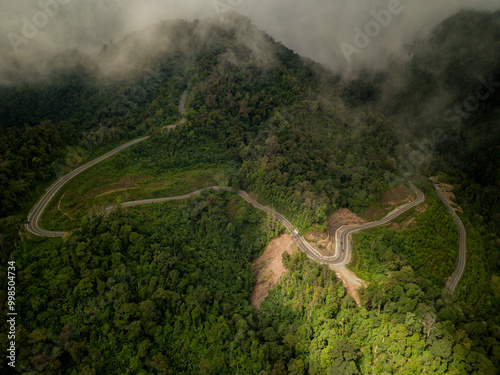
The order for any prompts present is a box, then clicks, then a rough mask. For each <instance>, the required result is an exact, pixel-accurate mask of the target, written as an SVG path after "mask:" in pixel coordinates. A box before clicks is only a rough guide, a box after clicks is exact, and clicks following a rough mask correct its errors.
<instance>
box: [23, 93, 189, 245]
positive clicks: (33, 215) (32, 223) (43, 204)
mask: <svg viewBox="0 0 500 375" xmlns="http://www.w3.org/2000/svg"><path fill="white" fill-rule="evenodd" d="M186 97H187V91H184V92H183V93H182V95H181V99H180V103H179V112H180V113H182V114H183V119H182V120H181V121H179V122H178V123H176V124H174V125H169V126H167V127H166V128H167V129H173V128H175V127H177V126H179V125H180V124H184V123H185V122H186V116H185V115H186V109H185V104H186ZM162 132H163V130H162ZM148 138H150V136H149V135H148V136H146V137H142V138H139V139H135V140H133V141H131V142H128V143H125V144H123V145H121V146H119V147H117V148H115V149H114V150H112V151H109V152H108V153H106V154H104V155H102V156H99V157H98V158H97V159H95V160H92V161H91V162H89V163H87V164H84V165H82V166H80V167H78V168H76V169H75V170H73V171H71V172H70V173H68V174H67V175H65V176H63V177H61V178H60V179H59V180H57V181H56V182H55V183H54V184H52V186H50V187H49V188H48V189H47V190H46V192H45V194H44V195H43V196H42V198H40V200H39V201H38V202H37V204H36V205H35V206H34V207H33V208H32V209H31V211H30V213H29V215H28V223H27V224H25V225H24V226H25V228H26V230H27V231H28V232H30V233H32V234H35V235H37V236H45V237H63V236H64V234H65V232H52V231H48V230H45V229H42V228H41V227H40V218H41V217H42V214H43V211H44V210H45V209H46V208H47V205H48V204H49V202H50V201H51V199H52V198H54V196H55V195H56V194H57V192H58V191H59V190H60V189H61V187H62V186H63V185H64V184H65V183H66V182H68V181H69V180H71V179H72V178H73V177H75V176H76V175H78V174H80V173H81V172H83V171H84V170H86V169H89V168H90V167H92V166H94V165H96V164H97V163H99V162H101V161H103V160H104V159H107V158H109V157H110V156H113V155H114V154H116V153H117V152H120V151H121V150H123V149H125V148H127V147H130V146H132V145H135V144H136V143H139V142H142V141H145V140H146V139H148Z"/></svg>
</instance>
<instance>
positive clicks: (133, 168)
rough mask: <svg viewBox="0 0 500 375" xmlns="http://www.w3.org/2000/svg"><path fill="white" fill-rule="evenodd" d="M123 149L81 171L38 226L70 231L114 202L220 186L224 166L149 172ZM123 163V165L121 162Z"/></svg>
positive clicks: (56, 199) (50, 207) (49, 208)
mask: <svg viewBox="0 0 500 375" xmlns="http://www.w3.org/2000/svg"><path fill="white" fill-rule="evenodd" d="M130 155H131V153H130V152H129V150H124V151H122V152H121V153H119V154H116V155H113V156H112V157H110V158H109V159H106V160H104V161H102V162H101V163H99V164H97V165H95V166H93V167H92V168H90V169H88V170H86V171H84V172H82V173H81V174H79V175H78V176H76V177H75V178H73V179H72V180H70V181H69V182H68V183H66V184H65V185H64V186H63V188H62V189H61V190H60V191H59V192H58V193H57V195H56V196H55V197H54V199H53V200H52V201H51V202H50V204H49V206H48V208H47V210H46V211H45V213H44V215H43V217H42V221H41V226H42V227H43V228H44V229H48V230H71V229H73V228H75V227H77V226H78V225H79V222H80V220H81V219H82V218H83V217H84V216H89V215H90V216H91V215H96V214H102V213H104V212H105V211H106V208H108V207H110V206H112V205H116V204H117V203H118V202H128V201H134V200H139V199H148V198H161V197H169V196H176V195H182V194H186V193H189V192H191V191H194V190H197V189H200V188H203V187H208V186H214V185H220V184H224V182H225V181H224V178H223V172H224V170H225V167H224V166H220V165H218V166H215V165H211V164H207V165H206V166H203V167H199V166H198V167H197V168H194V169H186V168H184V169H166V170H164V171H161V172H160V173H158V170H150V169H149V168H148V167H147V166H145V165H144V161H143V160H141V159H135V160H131V159H130V158H128V156H130ZM124 159H125V160H127V162H125V163H124V162H123V161H124Z"/></svg>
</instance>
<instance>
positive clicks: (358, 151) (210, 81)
mask: <svg viewBox="0 0 500 375" xmlns="http://www.w3.org/2000/svg"><path fill="white" fill-rule="evenodd" d="M478 17H479V19H480V20H481V21H478ZM481 17H482V18H481ZM495 17H496V18H495ZM498 17H499V15H491V16H486V15H483V16H481V15H478V14H476V13H474V12H473V13H471V14H469V15H468V16H467V13H460V14H458V15H457V16H454V17H453V18H452V21H453V22H451V23H450V22H448V23H446V24H444V25H443V27H442V28H440V29H439V30H438V31H436V33H435V34H436V35H434V36H433V37H432V38H431V41H430V42H429V43H430V45H429V46H427V47H429V48H423V51H426V52H425V53H427V54H425V53H424V52H421V54H418V53H417V54H416V56H417V57H418V58H416V59H415V60H414V61H413V62H412V63H411V64H410V65H409V66H408V67H406V66H405V69H407V70H408V71H409V73H411V74H410V75H411V77H410V78H411V80H409V82H410V84H409V86H408V87H406V88H405V90H406V91H405V90H404V92H403V93H402V94H400V95H396V96H395V97H384V99H385V100H388V101H387V102H382V99H381V97H382V96H381V92H382V91H383V90H382V88H383V87H384V86H383V84H384V79H385V78H387V76H384V74H381V75H379V76H377V77H375V78H376V79H371V78H373V77H370V76H369V75H367V76H365V75H360V77H361V78H359V79H357V80H355V81H352V82H344V81H342V80H341V79H340V77H339V76H337V75H335V74H333V73H331V72H329V71H326V70H325V69H323V68H322V67H321V66H319V65H317V64H315V63H314V62H311V61H308V60H305V59H302V58H301V57H300V56H298V55H296V54H295V53H293V51H291V50H289V49H287V48H285V47H284V46H283V45H281V44H279V43H276V42H274V41H273V40H272V39H271V38H270V37H269V36H267V35H265V34H264V33H262V32H260V31H259V30H257V29H256V28H255V27H254V26H252V25H251V24H250V23H249V22H248V20H247V19H245V18H243V17H240V16H237V15H233V16H230V17H229V18H228V20H227V21H226V22H225V23H224V24H219V23H218V22H217V21H214V20H208V21H200V22H188V21H173V22H164V23H160V24H158V25H156V26H155V28H154V29H152V31H151V32H156V33H159V34H160V35H162V34H165V35H170V34H169V33H172V35H176V38H177V39H176V40H177V41H178V44H176V46H177V47H175V46H174V47H171V48H170V49H169V48H167V47H163V46H162V45H155V46H154V53H153V52H151V51H149V53H150V54H146V53H142V52H144V51H142V50H141V53H136V54H134V56H140V58H138V59H137V60H134V59H133V58H132V57H131V59H132V61H130V63H131V65H133V66H134V69H132V71H131V73H130V74H129V75H127V76H126V77H123V76H122V77H114V78H113V79H111V78H110V79H106V80H103V79H102V76H101V75H100V74H99V72H98V71H97V67H96V66H92V63H91V62H88V64H90V65H91V66H85V67H77V68H78V69H75V70H72V71H70V72H66V71H54V72H53V75H52V76H51V77H52V78H51V80H48V81H47V82H38V83H27V84H26V85H23V86H22V87H15V88H5V89H2V92H1V93H0V94H1V95H0V103H1V106H0V116H1V117H2V126H1V132H0V157H1V158H0V184H1V189H0V203H1V204H0V217H1V218H0V248H1V250H2V251H1V252H0V258H1V262H2V264H6V262H7V260H15V261H16V264H17V267H18V274H17V283H18V286H19V292H18V293H17V298H18V304H19V306H22V308H21V309H20V310H19V311H20V315H19V322H20V323H19V325H18V333H19V341H18V343H19V348H20V349H19V357H18V358H19V364H20V366H21V367H20V368H21V369H25V370H26V371H32V372H34V371H38V372H41V373H62V372H64V373H70V374H71V373H75V374H77V373H78V374H100V373H120V374H122V373H140V374H153V373H160V374H193V373H195V374H234V373H239V374H260V375H263V374H270V375H278V374H287V373H288V374H296V375H299V374H306V373H311V374H318V375H320V374H325V373H327V374H359V373H362V374H372V373H376V374H384V375H386V374H396V373H404V374H421V373H433V374H460V375H461V374H476V375H483V374H492V375H493V374H495V373H498V371H497V369H498V368H500V316H499V313H498V312H499V311H500V292H499V289H498V285H499V282H498V275H500V252H499V251H498V244H499V243H500V242H499V241H500V240H499V238H500V235H499V228H500V225H499V215H498V212H500V210H499V197H500V194H498V186H497V185H496V184H497V182H498V173H497V172H498V168H497V166H498V163H496V164H495V161H497V160H498V157H496V156H498V147H497V146H498V145H497V144H496V143H495V137H494V135H495V132H494V129H495V127H494V125H495V124H496V121H498V120H497V119H498V118H499V117H498V116H497V111H498V110H497V108H498V106H495V103H497V102H496V101H497V100H498V99H493V98H492V100H491V101H490V102H488V103H484V105H483V106H482V107H481V109H480V110H478V111H477V112H476V113H474V114H471V116H470V118H469V119H468V120H467V121H466V122H465V124H464V128H463V129H462V130H461V131H463V134H464V136H461V135H460V134H462V133H460V134H459V133H456V134H455V133H453V135H450V136H449V138H448V139H447V141H446V142H443V143H442V144H440V145H437V147H436V149H435V150H434V152H433V153H431V154H430V155H425V157H424V158H422V159H421V160H422V163H421V164H420V165H419V166H418V167H416V168H415V173H414V175H412V176H411V179H412V181H413V182H414V183H415V184H416V185H418V187H419V188H421V189H422V190H423V191H424V192H426V196H427V199H426V202H425V203H424V204H425V205H426V207H425V208H424V209H422V210H420V211H419V210H418V208H417V209H414V210H412V211H411V212H408V213H407V214H405V216H404V217H401V218H398V220H396V224H397V226H396V225H393V224H391V225H388V226H387V227H384V228H378V229H373V230H370V231H366V232H363V233H360V234H359V235H356V236H355V242H354V250H355V252H356V254H355V267H356V270H357V271H358V272H359V274H360V275H361V276H362V277H363V278H365V279H366V280H367V281H368V282H369V286H368V287H367V288H366V290H365V291H364V292H362V295H361V299H362V305H363V306H362V307H361V308H359V307H357V306H356V304H355V303H354V301H353V300H352V298H351V297H350V296H348V295H346V294H345V290H344V288H343V286H342V284H341V283H340V282H339V280H337V279H336V277H335V273H334V272H332V271H331V270H329V269H328V268H327V267H324V266H320V265H318V264H316V263H314V262H311V261H310V260H308V259H307V258H306V257H305V255H304V254H298V255H295V256H293V257H289V256H287V255H285V256H284V264H285V265H286V266H287V267H288V269H289V271H288V272H287V273H286V274H285V276H284V278H283V279H282V282H281V283H280V284H279V285H278V286H277V287H276V288H275V289H274V290H273V291H271V292H270V293H269V296H268V297H267V298H266V300H265V301H264V302H263V305H262V308H261V310H260V312H259V313H257V311H256V310H255V309H254V308H253V307H252V306H251V305H250V293H251V291H252V287H253V283H254V278H253V274H252V270H251V264H252V262H253V261H254V260H255V259H257V258H258V257H259V255H260V254H261V252H262V251H263V249H264V247H265V246H266V244H267V243H268V242H269V241H270V240H271V239H272V238H274V237H276V236H277V235H278V234H279V233H280V231H281V230H282V228H281V227H280V226H277V225H276V223H275V222H273V221H272V220H269V219H268V217H267V216H266V215H265V214H264V213H262V212H261V211H259V210H256V209H255V208H253V207H252V206H250V205H249V204H247V203H245V202H244V201H243V200H241V199H236V198H237V197H234V195H233V194H230V193H226V192H204V193H203V194H201V195H200V196H197V197H194V198H191V199H188V200H186V201H183V202H168V203H163V204H157V205H156V204H155V205H148V206H143V207H134V208H118V209H116V210H114V211H112V212H111V213H109V215H104V214H103V213H104V210H105V208H106V207H108V205H113V204H117V203H119V202H120V201H128V200H135V199H144V198H149V197H151V198H156V197H164V196H172V195H179V194H185V193H188V192H190V191H193V190H196V189H198V188H201V187H204V186H208V185H225V186H230V187H233V188H239V189H243V190H246V191H248V192H251V193H252V194H254V195H255V197H256V198H257V199H258V201H259V202H260V203H262V204H266V205H268V206H271V207H273V208H275V209H276V210H277V211H279V212H280V213H282V214H283V215H285V216H286V217H287V218H289V219H290V220H291V222H292V223H293V224H294V225H295V226H297V227H298V228H300V230H301V232H304V231H307V230H312V231H321V230H323V229H325V227H326V219H327V217H328V216H329V215H330V214H331V213H333V212H335V211H337V210H338V209H339V208H349V209H350V210H351V211H352V212H354V213H356V214H357V215H358V216H359V215H362V214H363V213H366V212H367V211H368V212H369V211H370V210H372V211H371V212H370V213H369V214H368V216H370V215H371V216H370V217H372V218H373V219H376V218H378V216H380V215H382V216H383V215H384V213H385V212H386V211H387V210H389V209H390V208H389V207H390V206H391V205H390V204H388V203H387V202H385V203H384V201H383V199H382V200H381V196H383V194H384V192H387V191H388V190H389V189H391V188H394V187H396V186H397V185H399V183H400V182H399V181H396V180H391V179H390V178H389V179H388V178H387V176H388V175H389V176H391V175H394V174H398V173H399V171H398V166H399V165H400V163H401V162H402V161H403V162H404V161H405V160H406V159H405V158H407V157H408V155H410V154H411V153H412V150H413V149H412V147H413V146H415V145H414V143H413V140H414V138H416V139H420V138H418V137H419V136H421V132H423V131H424V130H421V129H425V131H428V132H429V134H430V133H431V132H432V130H433V129H434V128H433V126H434V124H435V123H436V122H438V121H441V117H440V116H441V115H442V113H443V112H440V111H437V110H436V111H426V110H425V109H428V107H425V106H424V104H425V103H426V100H427V99H426V98H433V97H434V95H431V93H433V94H435V95H436V96H437V95H438V94H439V93H440V92H441V91H440V90H439V89H438V88H437V85H438V84H437V83H439V82H441V81H443V82H446V85H445V86H446V87H447V89H448V90H452V91H453V93H454V95H453V96H447V95H444V97H445V98H448V97H453V98H455V97H457V98H464V97H467V95H469V94H470V93H469V91H468V90H469V86H467V85H466V83H467V82H469V83H470V84H471V87H472V88H474V87H475V85H476V83H475V82H474V83H471V82H470V80H469V81H467V80H460V82H458V80H454V79H452V78H453V77H455V78H456V77H461V75H460V74H469V73H470V72H469V73H467V72H460V69H459V68H457V66H458V64H456V63H453V61H451V62H449V64H448V65H447V66H449V67H450V69H449V70H445V71H444V72H441V73H440V74H441V75H438V76H437V77H434V76H433V75H432V74H438V73H439V72H440V70H439V69H437V68H436V67H435V68H436V69H431V71H429V72H426V71H424V70H422V69H423V68H422V66H421V63H422V61H424V62H425V61H427V64H430V62H432V61H439V59H438V57H439V54H438V51H437V50H436V49H435V46H436V44H438V42H437V41H439V40H441V43H442V44H443V45H444V46H446V47H447V48H448V47H449V48H451V47H453V48H451V49H452V50H455V49H456V48H455V47H456V46H455V42H456V41H457V40H459V41H460V36H462V37H463V38H465V33H464V32H461V31H460V30H462V27H458V29H457V25H459V26H460V25H467V24H469V23H470V24H469V26H470V25H472V26H474V25H477V24H476V22H484V23H485V24H489V25H490V26H491V28H492V30H493V29H494V28H495V27H496V26H495V25H498V22H497V23H495V22H493V21H494V19H497V18H498ZM492 18H493V19H492ZM200 25H202V26H203V28H202V29H203V33H200V27H201V26H200ZM463 29H464V30H465V28H463ZM447 30H450V33H451V34H449V33H448V32H446V31H447ZM467 30H469V29H467ZM470 30H475V31H474V33H478V32H479V31H480V30H483V29H482V28H477V27H475V26H474V27H471V28H470ZM495 30H496V29H495ZM451 31H453V32H451ZM481 32H483V31H481ZM474 35H476V34H474ZM474 35H473V36H474ZM492 35H497V34H495V33H494V32H492ZM476 37H477V35H476ZM440 38H441V39H440ZM249 39H252V40H258V41H259V43H258V44H257V47H256V46H255V45H248V44H247V43H246V42H245V41H247V40H249ZM133 40H134V36H133V35H132V36H130V38H128V39H126V40H124V41H123V42H121V43H125V44H126V43H132V44H133ZM443 40H445V41H446V40H448V41H449V43H445V42H443ZM460 45H462V46H473V47H474V48H476V47H477V48H483V47H484V46H486V47H484V48H491V43H490V44H488V43H487V39H485V42H484V43H479V42H478V43H471V42H470V41H469V42H468V43H465V42H461V44H460ZM450 46H451V47H450ZM482 46H483V47H482ZM122 47H123V46H122V45H121V44H120V43H117V44H114V45H111V46H109V48H108V49H106V51H103V56H107V57H109V56H111V57H112V55H113V53H118V54H119V52H120V48H122ZM431 47H432V48H431ZM141 48H142V47H141ZM144 48H146V47H144ZM256 48H257V49H256ZM259 48H260V49H259ZM471 48H472V47H471ZM263 51H265V52H266V53H265V54H264V53H263ZM464 51H466V52H467V51H469V52H468V53H469V54H471V56H473V54H475V55H477V56H481V59H486V57H485V56H487V55H486V54H480V53H478V52H477V51H475V50H467V48H465V47H464V48H460V53H464ZM108 54H110V55H109V56H108ZM447 56H448V55H447ZM450 56H453V54H450ZM488 56H489V55H488ZM77 60H78V59H77ZM82 61H83V60H82ZM429 61H430V62H429ZM492 61H494V64H498V61H499V60H498V59H494V60H492ZM483 63H484V64H483V67H492V69H491V70H492V71H496V70H495V69H493V68H494V67H496V66H497V65H492V64H493V63H491V64H490V63H489V62H488V64H489V65H488V64H486V63H485V62H484V61H483ZM424 65H425V64H424ZM457 69H458V70H457ZM497 70H498V69H497ZM405 71H406V70H405ZM498 71H500V70H498ZM459 73H460V74H459ZM476 73H477V72H475V71H474V72H472V73H470V74H469V75H468V77H469V76H472V74H475V75H476V76H477V74H476ZM447 74H451V75H452V76H451V77H449V76H448V75H447ZM429 77H433V79H432V82H433V83H434V84H429ZM138 88H142V89H143V90H144V91H143V92H145V93H146V94H145V95H142V96H140V97H137V96H136V95H134V94H133V93H136V92H137V89H138ZM186 88H187V90H188V98H187V104H186V109H187V122H186V123H185V124H182V125H181V126H179V127H178V128H176V129H174V130H172V131H168V132H165V133H164V134H161V133H160V131H159V130H160V129H161V128H162V127H163V126H165V125H169V124H172V123H175V122H176V121H178V120H179V118H180V116H179V114H178V108H177V106H178V102H179V97H180V95H181V93H182V92H183V91H184V90H185V89H186ZM426 90H429V91H426ZM433 90H435V91H433ZM415 96H416V97H417V98H420V99H421V100H415V98H414V97H415ZM443 102H445V100H444V99H443ZM26 103H30V104H29V105H28V104H26ZM427 104H428V103H427ZM447 105H449V106H450V107H452V106H453V101H451V102H449V103H447ZM388 108H389V109H388ZM394 108H396V109H397V110H393V109H394ZM452 108H453V107H452ZM401 111H406V112H404V113H403V114H405V115H407V117H405V116H402V113H401ZM417 113H419V114H420V113H422V114H423V115H422V116H423V117H422V118H420V117H418V116H417V115H415V114H417ZM433 113H439V117H437V118H433V117H432V114H433ZM406 118H412V119H416V120H415V121H418V122H422V124H423V125H422V127H421V128H419V127H418V126H416V127H414V128H413V127H408V126H406V122H405V121H403V120H404V119H406ZM400 120H401V121H400ZM475 121H476V122H475ZM450 126H451V125H450ZM419 129H420V130H419ZM144 135H152V137H151V138H150V139H149V140H147V141H145V142H142V143H140V144H137V145H134V146H133V147H131V148H129V149H127V150H124V151H123V152H120V153H118V154H117V155H115V156H113V157H112V158H110V159H108V160H106V161H104V162H102V163H101V164H99V165H97V166H95V167H94V168H92V169H89V170H87V171H85V172H84V173H82V175H80V176H78V177H76V178H75V179H74V180H72V181H70V182H69V183H68V184H67V185H66V186H65V187H64V189H62V190H61V192H60V193H59V195H58V196H57V197H56V199H54V201H53V202H51V208H50V210H49V211H48V212H47V215H46V217H44V218H43V220H44V222H43V225H44V226H45V227H46V229H52V228H54V229H70V228H71V229H74V231H73V233H72V234H71V235H70V236H66V237H65V238H64V239H63V240H60V239H57V240H56V239H46V238H40V237H36V236H30V235H27V234H26V232H25V231H24V230H23V227H22V225H23V223H25V222H26V216H27V214H28V212H29V209H30V208H31V206H32V204H33V203H34V202H35V201H36V199H37V198H38V197H39V196H40V195H41V193H42V191H43V189H44V188H45V187H46V186H48V185H49V184H50V183H52V182H53V181H55V180H56V178H57V176H58V175H59V174H60V173H63V172H64V171H65V170H68V169H71V168H74V167H76V166H77V165H79V164H81V163H83V162H84V161H86V160H88V159H89V158H90V157H92V156H93V155H96V154H98V153H100V152H105V150H110V149H112V148H114V147H115V146H116V145H117V144H119V143H123V142H125V141H126V140H129V139H135V138H138V137H140V136H144ZM415 147H416V146H415ZM456 150H460V151H459V152H458V153H457V152H456ZM435 174H440V176H444V178H445V180H446V181H443V182H447V183H450V184H452V185H454V186H455V190H454V193H455V195H456V197H457V204H458V205H460V206H461V207H462V208H463V210H464V214H463V215H461V219H462V220H463V222H464V225H465V227H466V230H467V241H468V244H467V245H468V247H467V250H468V253H467V254H468V258H467V268H466V271H465V276H464V278H463V279H462V281H461V282H460V283H459V285H458V288H457V291H456V293H455V294H454V295H453V296H450V295H448V294H446V293H443V287H444V282H445V279H446V277H448V276H449V275H451V271H452V270H453V268H454V264H455V260H456V258H457V255H458V238H457V233H456V228H455V226H454V223H453V220H452V219H451V217H450V216H449V214H448V213H447V211H446V209H445V207H444V206H443V205H442V203H441V202H440V201H439V200H438V199H437V197H436V196H435V195H434V194H433V192H432V187H431V184H430V182H429V181H428V176H430V175H435ZM440 178H441V177H440ZM59 202H61V205H60V209H61V210H59ZM368 216H367V218H368ZM71 219H72V220H71ZM410 220H411V222H410ZM0 274H1V273H0ZM3 277H5V273H3ZM5 299H6V292H5V291H3V290H2V291H0V303H1V304H2V306H6V304H5ZM1 325H2V328H4V329H5V330H6V322H5V321H3V323H1ZM5 340H6V339H5V336H3V341H5ZM4 343H5V342H4ZM4 362H5V359H0V365H4Z"/></svg>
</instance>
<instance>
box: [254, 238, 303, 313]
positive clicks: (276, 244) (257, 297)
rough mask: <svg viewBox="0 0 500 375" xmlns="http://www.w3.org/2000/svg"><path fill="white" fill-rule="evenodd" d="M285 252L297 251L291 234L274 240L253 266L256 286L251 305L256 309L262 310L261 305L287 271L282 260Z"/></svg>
mask: <svg viewBox="0 0 500 375" xmlns="http://www.w3.org/2000/svg"><path fill="white" fill-rule="evenodd" d="M285 251H286V252H287V253H289V254H292V253H293V252H294V251H296V245H295V244H294V242H293V239H292V236H291V235H290V234H283V235H282V236H281V237H279V238H276V239H274V240H272V241H271V243H270V244H269V245H268V246H267V248H266V250H265V251H264V254H262V255H261V256H260V257H259V259H257V260H256V261H255V262H254V263H253V264H252V269H253V272H254V275H255V286H254V288H253V292H252V296H251V297H250V303H251V304H252V306H253V307H255V308H256V309H260V304H261V303H262V301H264V299H265V298H266V297H267V294H268V291H269V290H270V289H273V288H274V287H275V286H276V284H278V282H279V281H280V279H281V276H282V275H283V274H284V273H285V272H286V271H287V269H286V267H285V266H284V265H283V262H282V258H281V257H282V254H283V253H284V252H285Z"/></svg>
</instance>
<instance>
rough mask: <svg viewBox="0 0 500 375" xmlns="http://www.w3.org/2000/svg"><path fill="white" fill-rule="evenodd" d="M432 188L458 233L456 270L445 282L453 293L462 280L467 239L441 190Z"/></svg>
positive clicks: (458, 219) (462, 226)
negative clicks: (449, 215)
mask: <svg viewBox="0 0 500 375" xmlns="http://www.w3.org/2000/svg"><path fill="white" fill-rule="evenodd" d="M434 187H435V188H436V194H437V196H438V197H439V198H440V199H441V200H442V201H443V203H444V204H445V206H446V208H447V209H448V211H449V213H450V214H451V216H452V217H453V220H454V221H455V224H456V225H457V227H458V233H459V245H458V264H457V268H455V271H453V274H452V275H451V276H450V278H449V279H448V281H447V282H446V288H447V289H448V290H449V291H450V292H451V293H453V292H454V291H455V289H456V287H457V285H458V282H459V281H460V279H461V278H462V275H463V274H464V271H465V264H466V261H467V238H466V232H465V227H464V225H463V224H462V221H461V220H460V218H459V217H458V215H457V213H456V212H455V210H454V209H453V207H451V205H450V202H448V200H447V199H446V197H445V196H444V195H443V193H441V190H439V187H438V186H437V185H436V184H434Z"/></svg>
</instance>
